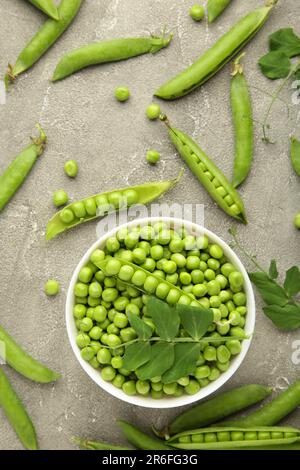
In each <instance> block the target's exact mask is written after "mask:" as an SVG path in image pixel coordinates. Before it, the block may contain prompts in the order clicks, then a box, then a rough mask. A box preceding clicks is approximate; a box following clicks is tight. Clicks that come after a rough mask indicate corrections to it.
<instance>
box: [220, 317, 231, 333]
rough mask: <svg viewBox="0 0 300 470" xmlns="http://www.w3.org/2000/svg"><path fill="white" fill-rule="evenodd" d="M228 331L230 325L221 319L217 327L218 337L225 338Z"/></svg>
mask: <svg viewBox="0 0 300 470" xmlns="http://www.w3.org/2000/svg"><path fill="white" fill-rule="evenodd" d="M229 330H230V323H229V322H228V321H227V320H226V319H221V320H220V323H219V324H218V325H217V331H218V333H220V335H222V336H225V335H227V333H228V332H229Z"/></svg>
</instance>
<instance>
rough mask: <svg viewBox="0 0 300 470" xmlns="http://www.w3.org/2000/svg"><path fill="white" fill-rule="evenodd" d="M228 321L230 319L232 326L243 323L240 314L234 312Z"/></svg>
mask: <svg viewBox="0 0 300 470" xmlns="http://www.w3.org/2000/svg"><path fill="white" fill-rule="evenodd" d="M228 319H229V321H230V323H231V325H233V326H238V325H239V324H240V321H241V315H240V314H239V312H237V311H236V310H234V311H233V312H230V314H229V318H228Z"/></svg>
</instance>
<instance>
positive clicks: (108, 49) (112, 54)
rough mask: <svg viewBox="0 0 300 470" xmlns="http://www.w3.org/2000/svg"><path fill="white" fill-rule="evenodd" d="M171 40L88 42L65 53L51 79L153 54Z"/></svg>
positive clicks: (159, 38) (163, 38)
mask: <svg viewBox="0 0 300 470" xmlns="http://www.w3.org/2000/svg"><path fill="white" fill-rule="evenodd" d="M171 40H172V35H171V36H169V37H168V38H165V37H164V36H162V37H156V36H149V37H148V38H124V39H113V40H111V41H102V42H97V43H95V44H88V45H86V46H84V47H81V48H79V49H76V50H74V51H72V52H69V53H68V54H66V55H65V56H64V57H63V58H62V59H61V60H60V62H59V63H58V65H57V67H56V69H55V71H54V75H53V77H52V81H53V82H55V81H57V80H62V79H63V78H66V77H68V76H69V75H72V74H73V73H75V72H78V71H79V70H82V69H83V68H86V67H89V66H90V65H99V64H104V63H107V62H116V61H120V60H126V59H130V58H131V57H136V56H139V55H143V54H147V53H151V54H155V53H157V52H159V51H160V50H161V49H163V48H164V47H167V46H168V45H169V44H170V42H171Z"/></svg>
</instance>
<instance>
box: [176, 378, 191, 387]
mask: <svg viewBox="0 0 300 470" xmlns="http://www.w3.org/2000/svg"><path fill="white" fill-rule="evenodd" d="M177 383H178V385H182V386H183V387H186V386H187V385H188V384H189V383H190V378H189V377H188V376H187V377H181V378H180V379H179V380H177Z"/></svg>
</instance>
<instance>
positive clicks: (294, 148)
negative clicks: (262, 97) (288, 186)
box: [290, 70, 300, 176]
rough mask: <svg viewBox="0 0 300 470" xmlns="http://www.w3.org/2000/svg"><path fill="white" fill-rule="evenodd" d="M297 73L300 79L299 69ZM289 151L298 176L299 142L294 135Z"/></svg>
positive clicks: (299, 162) (299, 172)
mask: <svg viewBox="0 0 300 470" xmlns="http://www.w3.org/2000/svg"><path fill="white" fill-rule="evenodd" d="M297 74H298V75H299V77H298V79H299V80H300V70H298V72H297ZM290 153H291V161H292V165H293V169H294V171H295V173H296V174H297V175H298V176H300V142H299V140H297V139H295V137H291V152H290Z"/></svg>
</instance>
